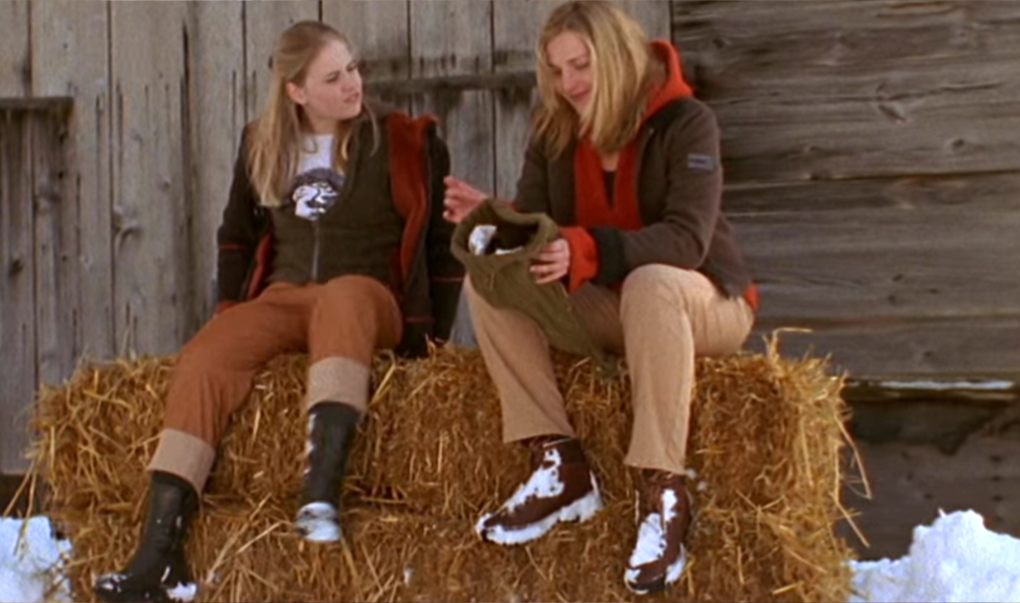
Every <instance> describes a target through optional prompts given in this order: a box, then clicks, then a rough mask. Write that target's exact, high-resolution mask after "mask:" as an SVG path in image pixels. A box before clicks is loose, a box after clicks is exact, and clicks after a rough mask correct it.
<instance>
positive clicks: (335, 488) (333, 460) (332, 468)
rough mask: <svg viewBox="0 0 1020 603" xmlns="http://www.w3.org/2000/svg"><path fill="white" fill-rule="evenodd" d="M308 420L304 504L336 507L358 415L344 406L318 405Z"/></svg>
mask: <svg viewBox="0 0 1020 603" xmlns="http://www.w3.org/2000/svg"><path fill="white" fill-rule="evenodd" d="M308 421H309V429H308V432H309V433H308V466H307V469H306V470H305V493H304V500H303V504H308V503H311V502H326V503H329V504H331V505H334V506H336V505H337V503H338V501H339V498H340V486H341V485H342V483H343V479H344V472H345V469H346V464H347V455H348V453H349V452H350V448H351V444H352V442H353V441H354V435H355V433H356V432H357V427H358V423H359V422H360V421H361V413H360V412H358V410H357V409H355V408H354V407H352V406H350V405H347V404H342V403H339V402H321V403H319V404H316V405H315V406H314V407H312V409H311V410H310V411H309V416H308Z"/></svg>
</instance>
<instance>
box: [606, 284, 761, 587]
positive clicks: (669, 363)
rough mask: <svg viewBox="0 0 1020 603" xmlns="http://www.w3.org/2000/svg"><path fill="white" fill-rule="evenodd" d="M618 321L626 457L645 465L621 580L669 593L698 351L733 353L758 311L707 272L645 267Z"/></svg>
mask: <svg viewBox="0 0 1020 603" xmlns="http://www.w3.org/2000/svg"><path fill="white" fill-rule="evenodd" d="M620 320H621V323H622V325H623V331H624V340H625V341H624V345H625V348H626V354H627V365H628V368H629V370H630V375H631V387H632V393H633V404H634V426H633V433H632V437H631V443H630V450H629V451H628V453H627V457H626V459H625V462H626V463H627V464H628V465H631V466H634V467H640V468H642V469H643V470H644V471H643V474H644V475H643V477H644V484H643V489H642V492H641V498H640V501H641V502H640V513H639V521H638V537H637V541H636V543H635V546H634V550H633V553H632V554H631V557H630V559H629V561H628V564H627V570H626V572H625V574H624V582H625V583H626V585H627V587H628V588H630V589H631V590H633V591H634V592H637V593H641V594H643V593H648V592H654V591H660V590H663V589H665V588H666V587H667V586H669V585H670V584H673V583H675V582H676V581H677V580H679V578H680V575H681V574H682V573H683V569H684V567H685V566H686V562H687V550H686V540H687V533H688V528H689V526H690V522H691V517H692V512H691V504H690V499H689V495H688V492H687V486H686V480H685V477H684V470H685V460H686V449H687V439H688V430H689V421H690V407H691V399H692V396H693V392H694V360H695V356H696V355H698V356H708V355H717V354H726V353H732V352H736V351H737V350H739V349H740V347H741V345H743V342H744V340H745V339H746V338H747V336H748V334H749V333H750V330H751V327H752V325H753V322H754V315H753V312H752V311H751V308H750V306H749V305H748V303H747V302H746V301H745V300H744V299H742V298H730V297H727V296H726V295H724V294H722V293H721V292H720V291H719V290H718V289H717V288H716V287H715V285H713V284H712V283H711V282H710V281H709V280H708V279H707V278H706V277H705V276H704V275H702V274H700V273H698V272H694V271H689V270H681V269H679V268H673V267H669V266H662V265H650V266H643V267H641V268H639V269H637V270H635V271H633V272H632V273H631V274H630V275H629V276H628V277H627V279H626V280H625V281H624V284H623V291H622V295H621V302H620Z"/></svg>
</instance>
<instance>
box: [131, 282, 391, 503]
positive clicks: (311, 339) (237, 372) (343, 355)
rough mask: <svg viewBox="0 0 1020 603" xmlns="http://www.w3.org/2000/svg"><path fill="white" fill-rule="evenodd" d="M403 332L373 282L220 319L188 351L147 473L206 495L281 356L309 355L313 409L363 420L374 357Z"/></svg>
mask: <svg viewBox="0 0 1020 603" xmlns="http://www.w3.org/2000/svg"><path fill="white" fill-rule="evenodd" d="M402 329H403V321H402V318H401V313H400V308H399V307H398V305H397V301H396V299H395V298H394V296H393V294H392V293H391V292H390V290H389V289H388V288H386V286H384V285H383V284H382V283H380V282H379V281H377V280H375V279H372V278H369V277H365V276H342V277H338V278H335V279H333V280H331V281H329V282H328V283H325V284H309V285H300V286H299V285H293V284H289V283H274V284H272V285H270V286H269V287H268V288H267V289H266V290H265V291H264V292H263V293H262V294H261V295H259V296H258V297H257V298H255V299H254V300H251V301H249V302H245V303H242V304H238V305H237V306H234V307H232V308H230V309H229V310H226V311H225V312H222V313H220V314H219V315H217V316H216V317H214V318H213V319H212V320H210V321H209V322H208V323H207V324H206V325H205V326H204V327H203V328H202V330H201V331H199V332H198V334H197V335H195V337H194V338H193V339H192V340H191V341H190V342H189V343H188V344H187V345H186V346H185V347H184V349H183V350H182V351H181V354H180V357H179V358H178V361H177V366H176V367H175V369H174V375H173V378H172V380H171V383H170V391H169V393H168V395H167V401H166V417H165V419H164V424H163V431H162V433H161V434H160V439H159V445H158V446H157V448H156V453H155V454H154V455H153V458H152V461H151V462H150V464H149V469H150V470H159V471H165V472H168V473H172V474H174V475H177V476H180V477H181V478H183V479H185V480H187V481H188V482H190V483H191V484H192V485H193V486H194V487H195V490H196V491H198V492H201V491H202V489H203V488H204V487H205V481H206V479H207V478H208V476H209V471H210V470H211V468H212V463H213V460H214V458H215V455H216V446H217V444H218V442H219V440H220V438H221V437H222V435H223V432H224V430H225V429H226V427H227V424H228V422H229V420H230V417H231V415H232V414H233V413H234V411H236V410H237V409H238V408H239V407H240V406H241V405H242V404H243V403H244V401H245V400H246V399H247V397H248V393H249V391H250V390H251V384H252V379H253V378H254V377H255V374H256V373H257V372H258V371H259V370H261V369H262V368H263V367H264V366H265V364H266V363H267V362H269V361H270V360H272V359H273V358H274V357H276V356H278V355H280V354H284V353H293V352H307V353H308V356H309V358H308V360H309V366H308V383H307V394H306V403H307V408H311V407H312V406H314V405H315V404H318V403H319V402H324V401H335V402H343V403H345V404H348V405H350V406H353V407H355V408H357V409H359V410H361V411H362V412H364V411H365V410H366V408H367V405H368V395H369V388H370V378H371V362H372V356H373V354H374V352H375V351H376V350H378V349H385V348H392V347H395V346H396V345H397V343H398V342H399V341H400V336H401V332H402Z"/></svg>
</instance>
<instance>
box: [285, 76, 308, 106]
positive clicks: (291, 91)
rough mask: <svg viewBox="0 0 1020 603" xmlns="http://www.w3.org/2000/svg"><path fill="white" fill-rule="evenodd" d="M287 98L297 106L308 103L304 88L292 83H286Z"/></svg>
mask: <svg viewBox="0 0 1020 603" xmlns="http://www.w3.org/2000/svg"><path fill="white" fill-rule="evenodd" d="M287 96H289V97H290V100H292V101H294V103H295V104H297V105H304V104H305V103H306V102H308V97H307V96H306V95H305V89H304V87H302V86H298V85H297V84H295V83H294V82H287Z"/></svg>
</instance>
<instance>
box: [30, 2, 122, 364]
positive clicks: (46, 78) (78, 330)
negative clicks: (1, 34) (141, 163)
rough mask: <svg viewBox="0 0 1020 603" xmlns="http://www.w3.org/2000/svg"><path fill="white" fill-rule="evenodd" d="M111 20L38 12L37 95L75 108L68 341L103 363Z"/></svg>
mask: <svg viewBox="0 0 1020 603" xmlns="http://www.w3.org/2000/svg"><path fill="white" fill-rule="evenodd" d="M107 17H108V12H107V5H106V3H102V2H77V1H74V0H60V1H57V0H54V1H50V2H35V3H33V4H32V90H33V93H34V94H36V95H39V96H70V97H72V98H74V105H75V107H74V111H73V112H72V114H71V117H70V123H69V131H68V139H67V140H66V142H65V147H66V152H67V157H66V160H67V162H68V164H67V166H66V168H67V171H66V174H65V181H66V186H67V189H66V193H67V198H66V199H65V202H64V206H65V207H64V209H63V211H62V212H61V216H62V218H61V219H62V223H63V228H64V229H65V235H66V236H72V237H73V239H72V240H70V241H69V242H68V244H67V246H66V247H65V249H64V252H65V253H66V254H68V256H69V257H68V260H67V262H68V266H69V267H70V270H69V271H70V272H74V273H76V276H77V278H76V283H75V286H76V287H77V289H78V292H77V294H76V296H75V297H76V300H75V305H74V308H73V309H74V312H75V318H74V324H73V329H72V330H71V331H69V332H68V333H66V334H65V336H66V338H70V337H71V336H73V349H74V353H75V356H76V357H77V356H78V355H85V356H87V357H90V358H96V359H106V358H109V357H111V356H112V355H113V353H114V343H113V341H114V340H113V333H114V327H113V302H112V300H113V255H112V252H111V249H112V248H111V240H112V238H113V234H112V228H111V223H110V201H111V191H110V140H109V134H110V111H109V107H110V86H109V71H108V59H109V51H110V49H109V24H108V22H107ZM72 219H73V220H74V221H73V222H71V220H72ZM82 233H84V236H83V235H82ZM70 287H71V284H70V283H68V289H67V292H68V295H71V293H70ZM65 342H66V343H71V342H69V341H66V339H65ZM70 368H73V367H70Z"/></svg>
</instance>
